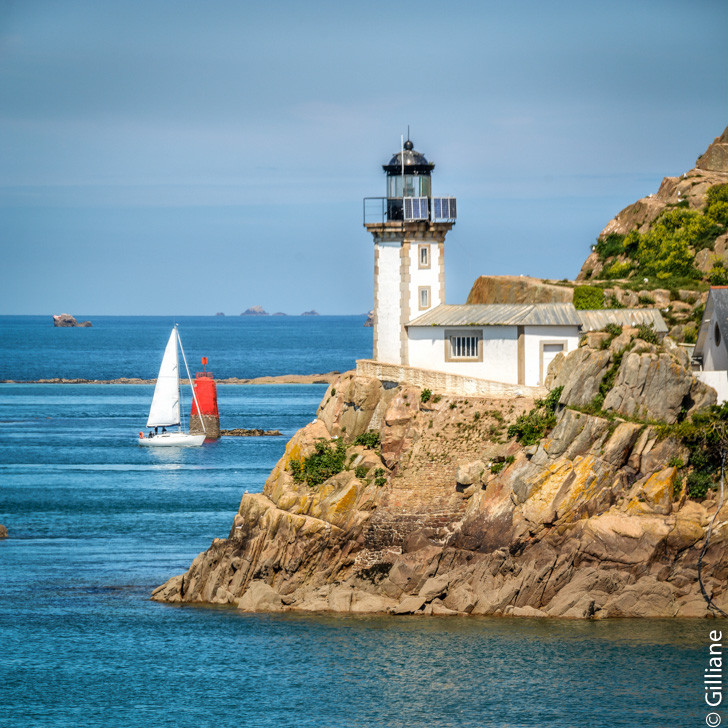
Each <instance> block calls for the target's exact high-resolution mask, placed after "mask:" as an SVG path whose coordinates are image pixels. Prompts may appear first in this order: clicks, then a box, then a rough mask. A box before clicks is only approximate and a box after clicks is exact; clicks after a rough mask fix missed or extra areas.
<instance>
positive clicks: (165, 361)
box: [147, 328, 180, 427]
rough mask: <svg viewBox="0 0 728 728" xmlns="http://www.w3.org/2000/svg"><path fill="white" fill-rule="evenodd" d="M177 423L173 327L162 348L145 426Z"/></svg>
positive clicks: (176, 358) (176, 362)
mask: <svg viewBox="0 0 728 728" xmlns="http://www.w3.org/2000/svg"><path fill="white" fill-rule="evenodd" d="M179 423H180V419H179V360H178V357H177V329H176V328H174V329H172V334H171V335H170V337H169V341H168V342H167V348H166V349H165V350H164V357H163V358H162V366H161V367H160V368H159V376H158V377H157V386H156V387H155V388H154V397H153V398H152V406H151V408H150V409H149V419H148V420H147V427H170V426H172V425H178V424H179Z"/></svg>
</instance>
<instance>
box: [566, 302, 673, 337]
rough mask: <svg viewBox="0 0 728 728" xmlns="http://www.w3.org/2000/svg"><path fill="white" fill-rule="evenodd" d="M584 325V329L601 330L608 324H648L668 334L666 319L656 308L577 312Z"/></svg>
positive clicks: (657, 330)
mask: <svg viewBox="0 0 728 728" xmlns="http://www.w3.org/2000/svg"><path fill="white" fill-rule="evenodd" d="M576 313H577V315H578V316H579V318H580V319H581V323H582V325H583V327H584V328H583V329H582V330H583V331H584V332H587V331H600V330H601V329H603V328H604V327H605V326H606V325H607V324H617V325H619V326H639V325H640V324H647V326H651V327H652V328H653V329H654V330H655V333H657V334H666V333H667V331H668V328H667V324H666V323H665V319H663V318H662V314H661V313H660V312H659V311H658V310H657V309H656V308H604V309H598V310H595V311H577V312H576Z"/></svg>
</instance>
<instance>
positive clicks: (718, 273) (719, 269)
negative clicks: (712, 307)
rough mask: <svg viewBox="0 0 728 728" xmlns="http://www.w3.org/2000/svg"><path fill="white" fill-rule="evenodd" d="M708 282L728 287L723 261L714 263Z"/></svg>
mask: <svg viewBox="0 0 728 728" xmlns="http://www.w3.org/2000/svg"><path fill="white" fill-rule="evenodd" d="M726 204H728V203H726ZM708 280H709V281H710V285H711V286H727V285H728V270H727V269H726V267H725V263H724V262H723V261H722V260H719V261H717V262H716V263H714V265H713V267H712V268H711V269H710V271H709V272H708Z"/></svg>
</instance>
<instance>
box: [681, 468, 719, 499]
mask: <svg viewBox="0 0 728 728" xmlns="http://www.w3.org/2000/svg"><path fill="white" fill-rule="evenodd" d="M714 485H715V484H714V483H713V479H712V478H711V477H710V475H708V473H704V472H699V471H695V470H694V471H693V472H692V473H690V475H688V479H687V489H688V496H689V497H690V498H693V499H695V500H703V498H705V496H706V495H707V494H708V490H709V489H710V488H713V487H714Z"/></svg>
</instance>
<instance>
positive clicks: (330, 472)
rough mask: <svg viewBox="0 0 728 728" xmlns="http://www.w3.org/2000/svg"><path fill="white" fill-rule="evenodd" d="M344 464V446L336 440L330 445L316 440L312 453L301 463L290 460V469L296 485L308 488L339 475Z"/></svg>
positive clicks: (342, 442) (341, 441)
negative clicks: (306, 485)
mask: <svg viewBox="0 0 728 728" xmlns="http://www.w3.org/2000/svg"><path fill="white" fill-rule="evenodd" d="M345 463H346V445H345V444H344V441H343V440H338V441H337V442H336V444H335V445H333V446H332V445H331V444H330V443H329V442H327V441H326V440H324V439H320V440H317V441H316V443H315V445H314V452H313V453H312V454H311V455H309V456H308V457H307V458H304V459H303V460H302V461H300V462H299V461H298V460H292V461H291V464H290V467H291V473H292V475H293V479H294V480H295V481H296V482H297V483H308V485H310V486H316V485H321V483H323V482H324V481H325V480H328V479H329V478H331V477H332V476H334V475H336V474H337V473H340V472H341V471H342V470H343V469H344V465H345Z"/></svg>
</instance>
